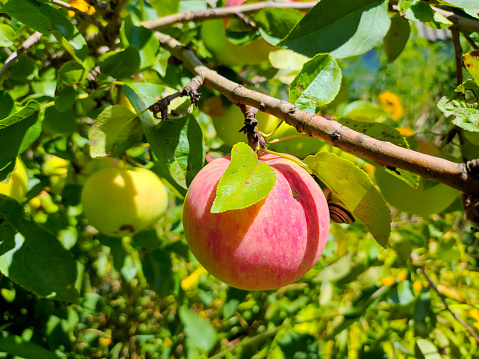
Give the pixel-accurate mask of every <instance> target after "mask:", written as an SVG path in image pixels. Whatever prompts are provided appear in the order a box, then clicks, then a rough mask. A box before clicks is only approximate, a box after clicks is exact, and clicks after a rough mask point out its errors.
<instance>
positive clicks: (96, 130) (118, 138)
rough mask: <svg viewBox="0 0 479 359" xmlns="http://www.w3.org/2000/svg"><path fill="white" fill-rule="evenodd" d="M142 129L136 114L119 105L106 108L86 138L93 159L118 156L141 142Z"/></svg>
mask: <svg viewBox="0 0 479 359" xmlns="http://www.w3.org/2000/svg"><path fill="white" fill-rule="evenodd" d="M142 136H143V129H142V128H141V124H140V120H139V119H138V118H137V117H136V114H134V113H133V112H131V111H130V110H129V109H127V108H126V107H123V106H120V105H114V106H108V107H107V108H106V109H104V110H103V111H102V113H101V114H100V115H99V116H98V118H97V119H96V120H95V123H94V124H93V126H92V128H91V130H90V132H89V133H88V138H89V140H90V154H91V156H92V157H93V158H98V157H105V156H108V155H119V154H121V153H123V152H125V151H126V150H127V149H129V148H130V147H131V146H133V145H135V144H136V143H137V142H139V141H140V140H141V137H142Z"/></svg>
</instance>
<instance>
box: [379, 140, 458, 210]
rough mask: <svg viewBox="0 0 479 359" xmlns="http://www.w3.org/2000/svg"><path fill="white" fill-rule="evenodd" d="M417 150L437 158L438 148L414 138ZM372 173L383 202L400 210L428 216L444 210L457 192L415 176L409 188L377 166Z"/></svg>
mask: <svg viewBox="0 0 479 359" xmlns="http://www.w3.org/2000/svg"><path fill="white" fill-rule="evenodd" d="M416 141H417V150H418V152H423V153H425V154H429V155H433V156H436V157H440V154H441V153H440V151H439V149H438V148H437V147H436V146H434V145H432V144H431V143H430V142H428V141H426V140H424V139H423V138H420V137H419V138H416ZM374 176H375V178H376V183H377V184H378V186H379V188H380V189H381V193H382V194H383V196H384V198H385V199H386V201H387V202H388V203H389V204H390V205H391V206H393V207H395V208H397V209H399V210H400V211H403V212H406V213H410V214H416V215H418V216H422V217H428V216H430V215H431V214H433V213H438V212H441V211H443V210H445V209H446V208H447V207H449V205H451V204H452V202H454V200H455V199H456V198H457V196H458V195H459V192H458V190H456V189H454V188H451V187H449V186H446V185H445V184H442V183H438V182H435V181H432V180H426V179H424V178H422V177H420V178H419V184H418V187H417V188H412V187H411V186H409V185H408V184H407V183H405V182H403V181H402V180H400V179H399V178H396V177H395V176H393V175H392V174H390V173H387V172H386V171H385V170H384V169H383V168H377V169H376V171H375V173H374Z"/></svg>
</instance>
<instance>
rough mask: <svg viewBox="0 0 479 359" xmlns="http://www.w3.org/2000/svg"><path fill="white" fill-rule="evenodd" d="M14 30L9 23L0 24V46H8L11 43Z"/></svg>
mask: <svg viewBox="0 0 479 359" xmlns="http://www.w3.org/2000/svg"><path fill="white" fill-rule="evenodd" d="M15 35H16V33H15V30H13V28H12V27H11V26H9V25H5V24H1V25H0V46H2V47H9V46H12V45H13V39H14V38H15Z"/></svg>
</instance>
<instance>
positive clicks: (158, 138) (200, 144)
mask: <svg viewBox="0 0 479 359" xmlns="http://www.w3.org/2000/svg"><path fill="white" fill-rule="evenodd" d="M123 91H124V94H125V96H126V97H127V98H128V99H129V100H130V102H131V104H132V106H133V107H134V108H135V110H136V111H137V112H138V113H141V112H142V111H144V110H145V109H146V108H147V106H146V105H145V103H144V102H143V100H142V98H141V97H140V96H139V95H138V93H137V92H136V91H135V90H134V89H133V88H132V87H130V86H129V85H125V86H124V87H123ZM139 117H140V120H141V123H142V125H143V130H144V132H145V135H146V138H147V140H148V142H149V143H150V146H151V148H152V150H153V153H154V154H155V155H156V157H157V158H158V162H157V163H156V164H157V165H158V166H157V169H158V172H159V174H160V175H161V177H163V178H165V179H166V180H167V181H168V182H170V183H171V184H172V185H173V186H174V187H175V188H176V189H177V190H178V191H179V192H180V193H181V194H186V188H188V186H189V184H190V183H191V181H192V180H193V178H194V177H195V176H196V174H197V173H198V172H199V171H200V170H201V168H203V164H204V158H205V145H204V139H203V133H202V131H201V127H200V125H199V124H198V122H197V121H196V120H195V118H194V117H193V116H188V117H185V118H181V119H177V120H168V121H165V122H161V124H162V126H161V128H157V126H156V124H155V121H154V119H153V116H152V114H151V112H150V111H146V112H143V113H142V114H141V115H140V116H139Z"/></svg>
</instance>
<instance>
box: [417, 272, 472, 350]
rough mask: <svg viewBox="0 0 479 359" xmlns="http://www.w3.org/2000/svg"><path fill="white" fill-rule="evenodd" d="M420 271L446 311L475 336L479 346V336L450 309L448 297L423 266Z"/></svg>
mask: <svg viewBox="0 0 479 359" xmlns="http://www.w3.org/2000/svg"><path fill="white" fill-rule="evenodd" d="M419 269H421V271H422V273H423V274H424V276H425V277H426V280H427V281H428V283H429V285H430V286H431V287H432V288H433V289H434V291H435V292H436V293H437V295H438V296H439V298H441V300H442V302H443V303H444V306H445V307H446V310H447V311H448V312H449V313H451V314H452V316H453V317H454V318H455V319H456V320H457V321H458V322H459V323H461V325H462V326H463V327H464V328H466V330H467V331H468V332H469V333H470V334H471V335H472V336H473V338H474V339H475V340H476V342H477V343H478V344H479V336H477V334H476V333H475V332H474V330H473V329H472V328H471V327H470V326H469V325H467V323H466V322H465V321H463V320H462V319H461V317H459V315H457V314H456V313H454V312H453V311H452V309H451V308H449V305H448V304H447V302H446V296H445V295H444V294H443V293H441V292H440V291H439V289H437V287H436V285H435V284H434V282H433V281H432V280H431V278H429V276H428V275H427V273H426V270H425V269H424V266H421V267H419Z"/></svg>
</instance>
